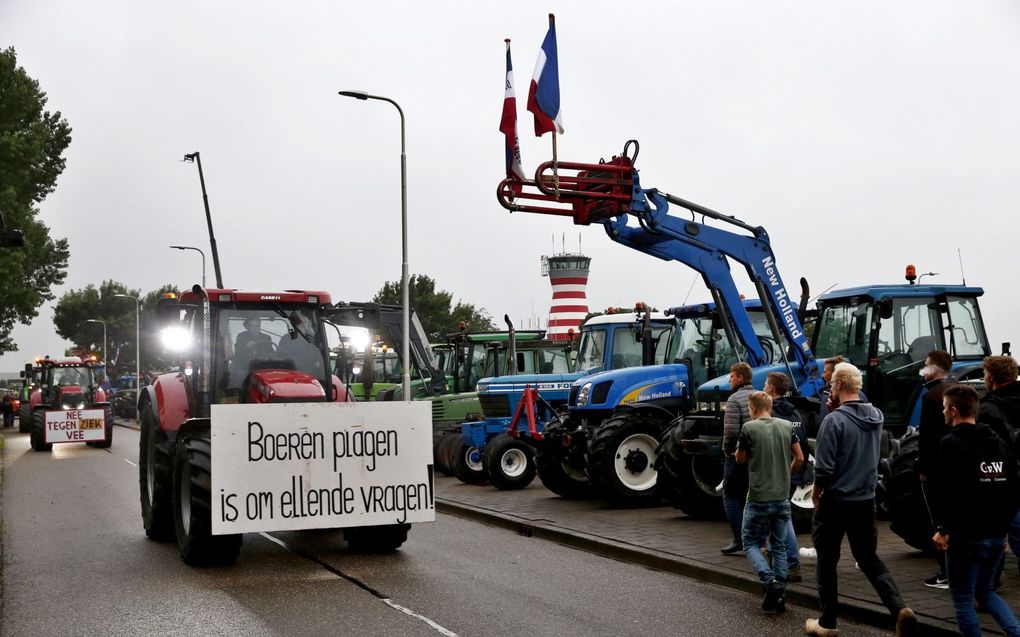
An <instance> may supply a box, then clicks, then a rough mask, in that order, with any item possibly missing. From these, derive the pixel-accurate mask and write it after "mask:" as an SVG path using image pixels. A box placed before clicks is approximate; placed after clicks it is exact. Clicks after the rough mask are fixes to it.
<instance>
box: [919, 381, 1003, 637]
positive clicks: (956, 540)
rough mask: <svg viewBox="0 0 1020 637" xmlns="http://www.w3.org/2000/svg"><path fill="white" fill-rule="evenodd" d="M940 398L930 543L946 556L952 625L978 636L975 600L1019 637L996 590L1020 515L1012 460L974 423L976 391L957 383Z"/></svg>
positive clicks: (985, 427)
mask: <svg viewBox="0 0 1020 637" xmlns="http://www.w3.org/2000/svg"><path fill="white" fill-rule="evenodd" d="M942 401H943V414H944V415H945V418H946V424H948V425H949V427H950V430H949V433H948V434H947V435H946V436H945V437H944V438H943V439H942V442H941V445H940V447H939V451H940V453H939V464H940V465H941V466H942V473H941V474H940V476H939V483H940V485H939V486H940V490H941V493H942V494H943V496H944V497H943V499H942V500H940V502H939V504H940V505H941V506H940V507H939V508H940V510H939V511H937V512H936V513H935V515H936V516H938V517H937V521H938V522H939V523H940V524H939V526H938V529H937V530H936V532H935V535H934V536H933V537H932V541H933V542H934V543H935V546H936V547H937V548H938V549H939V550H942V551H946V570H947V571H948V573H947V574H948V576H949V593H950V594H951V595H952V597H953V609H954V610H955V611H956V625H957V626H958V627H959V629H960V634H962V635H964V637H972V636H974V635H978V636H980V635H981V622H980V620H978V616H977V612H976V611H975V610H974V601H975V600H976V601H977V602H978V603H979V604H981V605H982V606H983V607H984V608H985V609H986V610H987V611H988V613H989V614H991V616H992V618H994V619H995V623H997V624H998V625H999V626H1000V627H1002V629H1003V631H1004V632H1005V633H1006V634H1007V635H1010V637H1020V623H1017V619H1016V616H1015V615H1014V614H1013V611H1012V610H1010V608H1009V606H1008V605H1007V604H1006V603H1005V602H1004V601H1002V598H1001V597H999V595H998V594H997V593H996V592H995V575H996V570H997V569H998V565H999V560H1000V559H1001V558H1002V551H1003V538H1004V537H1005V536H1006V532H1007V531H1008V530H1009V527H1010V523H1011V522H1012V520H1013V516H1014V514H1015V513H1016V510H1017V500H1016V488H1017V484H1016V461H1015V459H1014V458H1013V455H1012V453H1011V452H1010V450H1009V448H1008V447H1007V445H1006V443H1005V441H1004V440H1002V439H1001V438H1000V437H999V436H998V435H997V434H996V433H995V431H994V430H992V428H991V427H989V426H988V425H985V424H976V423H975V419H974V417H975V416H976V415H977V411H978V396H977V392H975V391H974V390H973V389H971V388H970V387H967V386H965V385H955V386H953V387H950V388H948V389H946V391H945V393H944V394H943V397H942Z"/></svg>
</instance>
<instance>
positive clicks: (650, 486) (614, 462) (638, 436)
mask: <svg viewBox="0 0 1020 637" xmlns="http://www.w3.org/2000/svg"><path fill="white" fill-rule="evenodd" d="M661 434H662V427H661V426H660V424H659V421H658V420H656V419H654V418H653V417H651V416H648V415H645V414H642V413H634V412H623V413H618V414H613V415H612V416H610V417H609V418H607V419H606V420H605V422H603V423H602V425H601V426H600V427H599V428H598V429H596V430H595V433H594V435H593V436H592V441H591V445H590V446H589V448H588V477H589V478H591V482H592V485H593V486H594V487H595V493H596V494H597V495H599V496H600V497H603V498H605V499H606V501H607V502H609V504H610V505H611V506H614V507H642V506H653V505H655V504H658V503H659V500H660V494H659V489H658V486H657V482H658V472H657V471H656V470H655V458H656V453H655V450H656V448H657V447H658V446H659V436H660V435H661Z"/></svg>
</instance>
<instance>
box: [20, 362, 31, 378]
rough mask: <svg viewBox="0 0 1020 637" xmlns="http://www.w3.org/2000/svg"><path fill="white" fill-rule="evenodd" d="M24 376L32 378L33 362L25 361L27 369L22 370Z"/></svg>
mask: <svg viewBox="0 0 1020 637" xmlns="http://www.w3.org/2000/svg"><path fill="white" fill-rule="evenodd" d="M21 377H22V378H32V363H25V369H23V370H22V371H21Z"/></svg>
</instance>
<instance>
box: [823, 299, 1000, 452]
mask: <svg viewBox="0 0 1020 637" xmlns="http://www.w3.org/2000/svg"><path fill="white" fill-rule="evenodd" d="M982 294H984V290H982V289H981V288H976V287H967V286H963V285H933V284H928V285H915V284H903V285H876V286H865V287H857V288H849V289H845V290H838V291H834V292H830V293H828V294H824V295H822V296H821V297H819V299H818V311H819V316H818V324H817V326H816V329H815V333H814V344H813V348H814V351H815V354H816V356H817V357H818V360H819V361H821V360H824V359H826V358H829V357H832V356H843V357H845V358H846V359H848V360H849V361H850V362H852V363H853V364H854V365H856V366H857V367H858V368H860V370H861V372H862V374H863V376H864V387H863V389H864V393H865V394H866V395H867V396H868V399H869V400H870V401H871V402H872V403H873V404H874V405H875V406H876V407H878V408H879V409H881V410H882V413H884V414H885V422H886V425H887V426H889V425H891V426H893V427H896V426H903V425H907V424H916V418H917V417H918V416H919V414H917V413H915V412H916V409H915V408H914V406H915V405H916V403H917V401H916V400H913V399H912V400H909V401H908V400H905V398H906V397H911V396H916V395H917V394H918V392H919V389H920V386H921V384H922V383H923V380H922V379H921V377H920V374H919V372H920V370H921V368H923V367H924V359H925V358H926V357H927V355H928V352H930V351H932V350H936V349H941V350H945V351H947V352H949V354H950V355H951V356H952V358H953V370H952V373H953V375H954V376H956V377H957V378H958V379H960V380H965V379H968V378H973V377H976V378H980V377H981V361H982V360H983V359H984V357H985V356H988V355H990V354H991V353H992V350H991V347H990V346H989V343H988V336H987V335H986V334H985V329H984V323H983V321H982V319H981V310H980V308H979V307H978V297H980V296H981V295H982ZM897 433H902V432H900V431H897Z"/></svg>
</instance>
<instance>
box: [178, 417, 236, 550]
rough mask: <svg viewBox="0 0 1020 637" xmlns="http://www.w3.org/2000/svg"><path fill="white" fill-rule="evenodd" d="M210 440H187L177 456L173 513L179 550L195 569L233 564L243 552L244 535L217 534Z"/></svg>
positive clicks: (181, 443)
mask: <svg viewBox="0 0 1020 637" xmlns="http://www.w3.org/2000/svg"><path fill="white" fill-rule="evenodd" d="M210 458H211V454H210V446H209V439H208V438H202V437H198V436H192V437H187V438H185V439H184V440H180V441H178V443H177V448H176V452H175V453H174V488H173V510H174V527H175V529H176V532H177V548H178V549H180V553H181V558H182V559H183V560H184V562H185V563H186V564H190V565H191V566H212V565H228V564H233V563H234V562H235V561H236V560H237V554H238V553H240V551H241V535H240V534H236V533H235V534H233V535H213V534H212V515H211V513H212V507H211V506H210V504H211V500H210V487H211V477H210V476H211V474H210V467H211V462H210Z"/></svg>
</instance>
